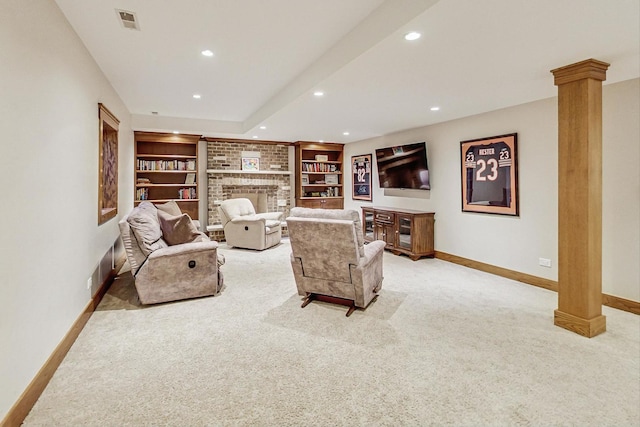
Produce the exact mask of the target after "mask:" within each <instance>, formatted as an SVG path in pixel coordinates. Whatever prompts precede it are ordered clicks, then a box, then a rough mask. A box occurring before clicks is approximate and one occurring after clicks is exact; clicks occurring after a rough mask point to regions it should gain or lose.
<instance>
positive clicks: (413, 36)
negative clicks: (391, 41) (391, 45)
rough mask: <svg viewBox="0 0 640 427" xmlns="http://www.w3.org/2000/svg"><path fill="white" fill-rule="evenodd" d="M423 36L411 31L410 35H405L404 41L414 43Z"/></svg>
mask: <svg viewBox="0 0 640 427" xmlns="http://www.w3.org/2000/svg"><path fill="white" fill-rule="evenodd" d="M421 36H422V34H420V33H418V32H416V31H411V32H410V33H407V34H405V35H404V39H405V40H409V41H413V40H418V39H419V38H420V37H421Z"/></svg>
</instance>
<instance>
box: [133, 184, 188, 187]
mask: <svg viewBox="0 0 640 427" xmlns="http://www.w3.org/2000/svg"><path fill="white" fill-rule="evenodd" d="M196 186H197V184H195V183H193V184H136V187H196Z"/></svg>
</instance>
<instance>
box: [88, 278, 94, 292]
mask: <svg viewBox="0 0 640 427" xmlns="http://www.w3.org/2000/svg"><path fill="white" fill-rule="evenodd" d="M91 286H93V277H89V278H88V279H87V289H88V290H91Z"/></svg>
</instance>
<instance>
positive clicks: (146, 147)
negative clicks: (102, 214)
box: [134, 132, 200, 219]
mask: <svg viewBox="0 0 640 427" xmlns="http://www.w3.org/2000/svg"><path fill="white" fill-rule="evenodd" d="M134 138H135V157H134V188H135V192H134V203H135V204H136V205H137V204H140V203H141V202H144V201H148V202H152V203H158V204H159V203H166V202H168V201H172V200H173V201H175V202H176V203H178V206H179V207H180V209H181V210H182V211H183V212H184V213H187V214H189V216H190V217H191V218H192V219H198V211H199V201H200V199H198V198H197V196H198V141H199V140H200V135H187V134H180V135H174V134H165V133H153V132H134ZM151 167H155V168H156V169H149V168H151ZM141 168H142V169H141ZM163 168H167V169H163ZM169 168H171V169H169ZM182 168H184V169H182ZM187 174H194V175H195V177H196V180H195V182H194V183H191V184H186V183H185V182H184V181H185V177H186V176H187ZM138 178H147V179H150V180H151V181H153V182H151V183H148V184H147V183H139V182H138ZM182 189H185V191H182ZM181 194H183V195H191V196H195V197H194V198H191V199H181V198H180V197H179V196H180V195H181ZM141 197H143V199H142V200H141V199H139V198H141Z"/></svg>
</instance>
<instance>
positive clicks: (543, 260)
mask: <svg viewBox="0 0 640 427" xmlns="http://www.w3.org/2000/svg"><path fill="white" fill-rule="evenodd" d="M538 264H540V265H541V266H543V267H551V260H550V259H548V258H538Z"/></svg>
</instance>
